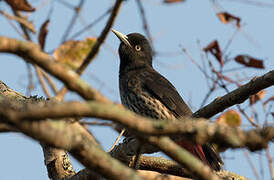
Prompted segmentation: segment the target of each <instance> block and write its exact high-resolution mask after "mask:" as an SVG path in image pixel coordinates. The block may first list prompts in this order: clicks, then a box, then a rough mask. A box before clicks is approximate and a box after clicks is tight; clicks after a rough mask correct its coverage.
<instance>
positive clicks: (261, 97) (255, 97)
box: [249, 89, 266, 105]
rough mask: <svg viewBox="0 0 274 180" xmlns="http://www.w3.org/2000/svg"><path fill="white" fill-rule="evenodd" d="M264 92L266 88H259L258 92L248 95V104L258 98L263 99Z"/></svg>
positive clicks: (253, 102)
mask: <svg viewBox="0 0 274 180" xmlns="http://www.w3.org/2000/svg"><path fill="white" fill-rule="evenodd" d="M265 94H266V90H265V89H264V90H261V91H260V92H258V93H257V94H255V95H252V96H250V97H249V104H251V105H252V104H255V103H256V102H258V101H259V100H261V99H263V98H264V97H265Z"/></svg>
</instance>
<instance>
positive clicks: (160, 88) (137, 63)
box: [114, 32, 222, 170]
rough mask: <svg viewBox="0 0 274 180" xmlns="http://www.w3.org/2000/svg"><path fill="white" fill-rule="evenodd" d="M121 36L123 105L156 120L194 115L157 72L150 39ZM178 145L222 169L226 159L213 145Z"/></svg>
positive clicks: (130, 35) (184, 142) (120, 78)
mask: <svg viewBox="0 0 274 180" xmlns="http://www.w3.org/2000/svg"><path fill="white" fill-rule="evenodd" d="M114 33H115V34H116V35H117V33H116V32H114ZM117 36H118V38H119V39H120V40H121V41H122V42H121V44H120V47H119V55H120V71H119V88H120V97H121V101H122V104H123V105H124V106H126V107H127V108H128V109H130V110H131V111H133V112H135V113H137V114H140V115H142V116H146V117H150V118H154V119H170V120H173V119H175V118H179V117H182V116H191V115H192V112H191V110H190V109H189V107H188V106H187V105H186V104H185V102H184V101H183V99H182V98H181V96H180V95H179V93H178V92H177V90H176V89H175V87H174V86H173V85H172V84H171V83H170V82H169V81H168V80H167V79H166V78H165V77H163V76H162V75H161V74H159V73H158V72H157V71H155V70H154V69H153V67H152V50H151V47H150V45H149V42H148V41H147V40H146V38H145V37H144V36H142V35H141V34H138V33H132V34H129V35H127V36H124V35H119V34H118V35H117ZM120 36H121V37H120ZM137 46H139V47H137ZM177 143H178V144H180V145H181V146H182V147H184V148H185V149H187V150H188V151H190V152H191V153H193V154H194V155H195V156H197V157H198V158H199V159H200V160H201V161H203V162H204V163H205V164H208V165H210V166H211V167H212V168H213V169H214V170H219V169H220V164H221V163H222V160H221V159H220V157H219V155H218V154H217V153H216V152H215V151H214V149H213V148H212V147H211V146H210V145H205V146H203V147H202V146H200V145H198V144H193V143H192V142H190V141H181V142H177Z"/></svg>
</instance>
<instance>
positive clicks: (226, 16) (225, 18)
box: [217, 12, 241, 27]
mask: <svg viewBox="0 0 274 180" xmlns="http://www.w3.org/2000/svg"><path fill="white" fill-rule="evenodd" d="M217 16H218V17H219V19H220V20H221V21H222V23H224V24H227V23H229V22H233V21H235V22H236V25H237V27H240V22H241V18H239V17H237V16H234V15H232V14H230V13H228V12H220V13H218V14H217Z"/></svg>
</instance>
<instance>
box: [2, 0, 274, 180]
mask: <svg viewBox="0 0 274 180" xmlns="http://www.w3.org/2000/svg"><path fill="white" fill-rule="evenodd" d="M63 1H64V2H69V3H74V4H78V2H79V0H78V1H75V2H71V1H68V0H63ZM29 2H30V3H31V4H32V5H33V6H34V7H38V10H37V11H36V12H35V13H33V14H28V15H29V19H30V20H32V21H33V23H34V25H35V27H36V28H37V29H38V28H39V27H40V26H41V25H42V23H43V22H44V21H45V20H46V18H47V17H48V14H49V12H50V11H51V10H52V14H51V15H50V25H49V33H48V36H47V41H46V46H45V50H46V51H47V52H51V51H52V50H54V49H55V48H56V47H58V46H59V45H60V43H61V42H60V41H61V39H62V35H63V33H64V31H65V30H66V27H67V26H68V24H69V23H70V20H71V17H72V15H73V13H72V10H71V9H69V8H67V7H65V6H64V5H63V4H62V3H60V1H57V0H56V1H52V0H44V1H41V0H38V1H37V0H36V1H34V0H32V1H31V0H29ZM142 2H143V4H144V7H145V12H146V17H147V21H148V23H149V28H150V31H151V34H152V37H153V42H154V47H155V49H156V51H157V52H159V56H156V57H155V58H154V67H155V69H156V70H158V71H159V72H160V73H161V74H163V75H164V76H165V77H166V78H167V79H169V80H170V81H171V82H172V83H173V85H174V86H175V87H176V89H177V90H178V92H179V93H180V94H181V96H182V97H183V99H184V100H185V101H186V102H188V103H191V109H192V111H196V110H197V109H199V107H200V104H201V102H202V100H203V98H204V96H205V94H206V93H207V92H208V86H207V84H206V82H205V80H204V76H203V74H202V73H201V72H200V71H199V69H198V68H197V67H196V66H195V65H194V64H193V63H192V62H191V61H190V60H189V58H188V57H187V56H186V55H185V54H184V53H183V52H182V48H186V49H187V51H188V52H189V54H191V56H192V57H193V58H194V59H195V60H196V61H197V62H198V63H201V61H202V58H201V56H200V51H201V50H200V47H199V45H198V43H197V42H198V41H199V44H200V45H201V46H202V47H205V46H206V45H208V44H209V43H210V42H212V41H213V40H215V39H216V40H218V42H219V44H220V46H221V48H222V49H224V48H225V45H226V44H227V42H228V41H229V39H230V38H231V37H232V35H233V34H234V33H235V31H236V28H235V26H233V25H231V24H222V23H221V22H220V20H219V19H218V18H217V16H216V10H217V9H219V10H224V11H228V12H229V13H231V14H233V15H237V16H238V17H241V23H242V28H241V30H240V31H239V32H238V33H237V34H236V36H235V37H234V38H233V41H232V43H231V45H230V46H229V48H228V50H227V51H226V52H227V54H228V55H229V57H235V56H236V55H238V54H248V55H251V56H253V57H257V58H261V59H263V60H264V65H265V67H266V68H265V69H264V70H252V69H248V70H246V69H243V70H239V71H238V73H237V74H233V73H231V74H229V75H230V76H231V77H235V76H237V75H238V76H239V75H241V76H243V77H253V76H260V75H263V74H264V73H266V72H268V71H269V70H273V67H274V60H273V59H274V55H273V40H274V35H273V32H274V24H273V23H272V20H273V18H274V2H273V1H270V2H268V1H267V0H265V1H261V2H262V3H268V4H267V5H265V4H263V5H262V6H258V5H256V6H255V5H252V4H246V3H242V2H244V1H241V0H238V1H237V0H233V1H228V0H220V1H218V2H219V4H220V5H221V6H219V7H216V6H214V5H213V4H212V3H211V1H209V0H204V1H197V0H188V1H186V2H185V3H176V4H174V5H166V4H163V3H162V1H159V0H158V1H156V0H147V1H142ZM254 2H255V1H254ZM271 2H272V4H271ZM42 3H44V5H43V6H42V7H41V4H42ZM113 3H114V0H100V1H95V2H94V1H88V0H87V1H86V2H85V4H84V6H83V10H82V12H81V18H80V19H78V20H77V21H76V23H75V25H74V27H73V28H72V30H71V34H70V36H69V37H71V35H73V34H74V33H75V32H78V31H79V30H80V29H82V28H83V27H84V25H83V24H89V23H91V22H93V21H94V20H95V19H96V18H97V17H99V16H100V15H101V14H103V12H105V11H106V10H107V9H108V8H109V7H111V5H112V4H113ZM0 10H4V11H6V12H8V13H11V10H10V8H9V7H8V6H7V5H6V4H5V3H4V2H3V1H1V2H0ZM107 17H108V16H106V17H105V18H104V19H103V20H102V21H100V22H99V23H98V24H96V25H95V26H93V27H92V28H91V29H90V30H89V31H87V32H85V33H83V34H81V35H80V36H78V37H76V38H75V40H82V39H85V38H87V37H96V36H98V35H99V34H100V32H101V30H102V28H103V27H104V25H105V23H106V20H107ZM0 27H1V31H0V35H1V36H7V37H12V38H16V39H22V38H21V37H20V36H19V35H18V34H17V33H16V31H15V30H14V29H13V28H12V27H11V26H10V24H9V23H8V21H7V20H6V19H5V18H4V17H3V16H0ZM114 29H116V30H118V31H120V32H122V33H125V34H128V33H132V32H139V33H142V34H144V30H143V25H142V21H141V18H140V14H139V11H138V8H137V4H136V2H135V1H133V0H128V1H125V2H124V4H123V6H122V7H121V9H120V13H119V15H118V17H117V19H116V21H115V23H114ZM32 38H33V41H35V42H37V35H34V36H32ZM118 46H119V40H118V39H117V38H116V37H115V36H114V34H112V33H110V34H109V35H108V37H107V39H106V42H105V44H104V45H103V46H102V48H101V51H100V52H99V54H98V56H97V57H96V59H95V60H94V61H93V62H92V63H91V64H90V66H89V67H88V69H87V70H86V71H85V73H84V74H83V76H82V78H83V79H84V80H85V81H87V82H88V83H89V84H90V85H91V86H92V87H94V88H96V89H98V90H100V91H101V92H102V93H103V94H104V95H105V96H106V97H108V98H109V99H111V100H112V101H114V102H120V98H119V89H118V71H119V57H118V54H117V49H118ZM211 59H212V61H213V63H214V64H215V65H216V66H218V63H217V62H214V58H212V57H211ZM0 60H1V65H0V78H1V79H0V80H2V81H3V82H4V83H6V84H7V85H8V86H9V87H11V88H12V89H14V90H16V91H18V92H21V93H23V94H25V93H26V87H27V85H28V72H27V69H26V64H25V63H24V61H23V60H22V59H20V58H18V57H15V56H13V55H8V54H0ZM235 67H239V65H238V66H237V64H235V63H234V64H233V63H231V65H229V68H235ZM33 72H34V71H33ZM34 75H35V73H34ZM56 82H58V87H59V88H61V87H62V84H61V83H60V82H59V81H56ZM34 83H35V89H34V90H33V91H32V92H31V94H32V95H38V96H45V95H44V93H43V91H42V89H41V87H40V86H39V83H38V80H37V79H34ZM235 88H236V87H233V86H232V87H231V89H235ZM273 92H274V88H273V87H271V88H269V89H267V97H270V96H273ZM224 94H225V91H223V90H218V91H216V93H214V94H213V95H212V96H210V97H209V100H208V101H207V103H209V102H210V101H212V100H214V98H216V97H217V96H222V95H224ZM66 100H81V99H80V98H79V97H78V96H77V95H76V94H75V93H68V94H67V96H66ZM233 108H234V109H235V107H232V109H233ZM260 108H261V107H259V106H258V109H260ZM259 112H263V110H262V108H261V109H260V110H259ZM272 112H273V109H272ZM269 120H270V121H271V122H272V123H273V119H269ZM260 122H261V123H263V122H264V119H262V120H261V121H260ZM243 124H248V122H247V121H246V120H244V122H243ZM90 129H91V131H92V133H94V135H95V136H96V137H97V138H98V140H99V141H100V143H101V145H102V146H103V148H104V149H106V150H107V149H109V148H110V147H111V145H112V144H113V142H114V141H115V138H116V136H118V134H117V133H116V132H114V131H112V130H111V129H110V128H108V127H91V128H90ZM0 142H1V144H2V145H1V148H0V159H1V162H0V169H1V175H0V178H1V179H3V180H15V179H16V180H17V179H18V180H24V179H41V180H43V179H48V177H47V171H46V167H45V166H44V160H43V154H42V148H41V147H40V145H39V143H37V142H36V141H34V140H32V139H30V138H29V137H26V136H25V135H22V134H18V133H2V134H0ZM270 151H271V152H272V154H273V151H274V146H273V145H271V146H270ZM259 154H262V155H259ZM264 154H265V152H264V151H262V152H256V153H249V156H250V157H251V161H252V162H253V164H254V166H255V167H256V169H257V171H258V173H263V174H264V176H263V177H262V179H270V175H269V168H268V165H267V160H266V158H265V156H264ZM222 156H223V157H224V159H225V166H224V167H225V169H227V170H229V171H232V172H235V173H238V174H240V175H243V176H245V177H248V178H250V179H256V178H255V177H254V174H253V172H252V169H251V167H250V165H249V162H248V161H247V159H246V157H245V155H244V151H242V150H227V151H226V152H225V153H222ZM272 156H273V155H272ZM72 162H73V166H74V168H75V169H76V170H80V169H81V168H82V166H81V165H80V164H79V163H78V162H77V161H76V160H74V159H72ZM260 167H263V168H260Z"/></svg>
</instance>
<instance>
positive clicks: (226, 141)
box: [0, 101, 274, 151]
mask: <svg viewBox="0 0 274 180" xmlns="http://www.w3.org/2000/svg"><path fill="white" fill-rule="evenodd" d="M0 107H1V108H0V114H1V115H2V116H5V117H6V118H8V119H11V120H16V121H22V120H26V119H27V120H39V119H45V118H66V117H96V118H101V119H107V120H112V121H114V122H117V123H120V124H122V125H123V126H125V127H126V128H127V129H129V130H130V131H132V132H133V133H135V134H137V135H138V134H145V135H152V136H153V135H157V136H159V135H169V136H173V137H174V138H176V139H177V138H180V139H181V138H186V139H189V140H192V141H194V142H196V143H199V144H205V143H207V142H212V143H217V144H218V145H220V146H221V147H222V148H228V147H230V148H243V147H248V148H249V149H250V150H252V151H254V150H259V149H262V148H266V147H267V144H268V142H269V141H271V140H272V139H273V138H274V127H271V126H270V127H268V126H266V127H265V128H263V129H256V128H254V129H252V130H249V131H243V130H241V129H238V128H231V127H228V126H224V125H221V124H218V123H214V124H210V123H208V122H207V121H206V119H202V118H200V119H195V120H193V119H191V118H187V117H183V118H180V119H179V120H174V121H168V120H162V121H159V120H154V119H149V118H144V117H141V116H138V115H136V114H134V113H132V112H130V111H129V110H126V109H123V108H120V107H119V106H116V105H113V104H105V103H98V102H93V101H92V102H85V103H82V102H64V103H59V104H48V105H46V106H44V107H39V108H38V107H37V106H34V105H28V106H27V108H26V109H25V111H24V112H15V111H14V110H11V109H9V108H7V107H6V106H5V104H3V103H0Z"/></svg>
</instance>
